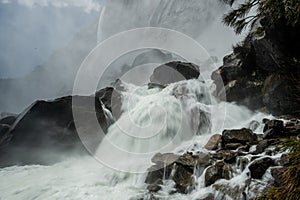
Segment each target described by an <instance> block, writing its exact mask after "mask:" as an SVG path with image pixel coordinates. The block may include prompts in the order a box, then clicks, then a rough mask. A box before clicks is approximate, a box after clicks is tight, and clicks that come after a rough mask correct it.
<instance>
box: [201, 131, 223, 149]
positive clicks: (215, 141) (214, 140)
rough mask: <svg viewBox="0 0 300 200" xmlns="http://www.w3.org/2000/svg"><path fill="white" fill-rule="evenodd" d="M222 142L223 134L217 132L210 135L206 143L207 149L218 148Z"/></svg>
mask: <svg viewBox="0 0 300 200" xmlns="http://www.w3.org/2000/svg"><path fill="white" fill-rule="evenodd" d="M221 142H222V136H221V135H219V134H215V135H213V136H211V137H210V139H209V140H208V142H207V143H206V145H205V146H204V147H205V148H206V149H207V150H216V149H218V147H219V145H220V144H221Z"/></svg>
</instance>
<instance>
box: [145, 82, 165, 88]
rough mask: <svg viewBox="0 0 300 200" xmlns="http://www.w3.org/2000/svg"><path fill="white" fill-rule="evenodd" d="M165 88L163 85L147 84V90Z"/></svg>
mask: <svg viewBox="0 0 300 200" xmlns="http://www.w3.org/2000/svg"><path fill="white" fill-rule="evenodd" d="M165 87H166V86H165V85H160V84H158V83H148V89H153V88H159V89H164V88H165Z"/></svg>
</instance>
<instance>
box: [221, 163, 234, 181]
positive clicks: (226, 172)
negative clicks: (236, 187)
mask: <svg viewBox="0 0 300 200" xmlns="http://www.w3.org/2000/svg"><path fill="white" fill-rule="evenodd" d="M222 177H223V178H224V179H227V180H229V179H231V178H232V177H233V175H232V167H231V165H229V164H225V165H224V167H223V174H222Z"/></svg>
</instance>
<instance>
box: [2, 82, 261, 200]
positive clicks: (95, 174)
mask: <svg viewBox="0 0 300 200" xmlns="http://www.w3.org/2000/svg"><path fill="white" fill-rule="evenodd" d="M208 94H209V93H208V90H207V87H206V84H205V83H203V82H202V81H200V80H188V81H181V82H178V83H174V84H170V85H169V86H168V87H166V88H165V89H157V88H154V89H147V87H146V86H134V85H129V86H128V87H127V91H126V92H124V95H125V99H124V102H123V110H124V113H123V114H122V116H121V117H120V119H119V120H118V121H117V122H116V123H115V124H114V125H112V126H111V127H110V128H109V131H108V134H107V138H105V140H103V141H102V143H101V144H100V145H99V148H98V150H97V152H96V155H95V156H96V157H98V158H99V159H100V160H101V161H102V162H104V163H105V166H104V165H102V164H100V163H99V162H97V161H96V160H95V159H93V158H90V157H84V158H82V157H80V158H70V159H69V160H66V161H64V162H62V163H57V164H55V165H53V166H39V165H33V166H13V167H8V168H4V169H1V170H0V178H1V180H2V181H0V188H1V193H0V197H1V199H12V200H17V199H138V198H140V197H144V196H146V189H145V188H146V185H145V184H144V179H145V173H140V174H132V173H126V172H120V170H121V171H129V172H144V171H145V170H146V168H147V167H149V166H150V165H151V162H150V158H151V157H152V155H153V154H154V153H155V152H180V153H182V152H184V151H186V150H191V149H190V148H189V147H190V146H191V145H192V146H195V145H194V144H196V145H197V149H198V150H201V149H202V148H203V145H204V144H205V143H206V142H207V140H208V138H209V136H210V135H211V133H215V132H212V131H211V130H212V129H214V126H213V124H212V126H211V124H210V122H212V123H213V121H220V120H222V118H223V119H224V120H225V122H224V126H223V128H239V127H240V128H241V127H247V126H248V125H249V123H250V122H251V121H252V120H257V121H259V122H260V121H261V120H262V118H263V117H265V116H264V115H263V114H261V113H256V114H255V113H252V112H250V111H249V110H247V109H246V108H244V107H239V106H236V105H234V104H229V103H224V102H223V103H217V102H216V101H215V100H214V99H213V97H211V96H209V95H208ZM224 106H226V107H227V112H226V115H224V116H222V115H221V114H220V115H206V114H207V113H206V112H209V111H211V109H212V108H220V107H224ZM195 109H196V111H203V110H205V112H203V113H202V117H199V115H198V116H196V117H198V119H199V120H195V119H193V120H192V119H191V118H193V117H195V116H193V115H192V114H191V113H192V111H194V112H195ZM205 113H206V114H205ZM198 114H199V113H198ZM203 117H205V119H206V120H204V121H203V120H201V119H203ZM214 118H215V119H214ZM191 122H192V123H191ZM199 127H202V128H203V127H206V128H205V129H199ZM217 128H218V127H217ZM221 129H222V128H221ZM221 129H220V130H216V129H215V130H214V131H219V132H220V131H221ZM207 131H211V132H207ZM258 131H260V130H258ZM120 149H122V150H124V151H120ZM149 152H150V153H149ZM137 153H144V154H142V155H143V156H141V157H136V156H135V155H136V154H137ZM132 155H134V156H132ZM108 166H110V167H112V168H115V169H117V170H114V169H111V168H110V167H108ZM238 177H239V179H243V175H240V176H238ZM196 178H197V180H198V182H199V184H198V188H197V189H196V190H195V191H193V192H192V193H191V194H189V195H181V194H176V195H172V196H169V195H168V191H170V189H171V188H172V186H173V183H172V182H169V183H168V182H166V183H165V186H164V189H163V190H162V191H161V192H160V194H159V196H161V197H164V198H166V199H168V198H171V199H191V198H194V197H195V196H200V195H201V194H205V193H206V192H207V191H209V190H211V188H205V187H203V184H202V183H203V176H199V177H197V176H196ZM237 179H238V178H237ZM230 183H234V180H233V181H232V182H230Z"/></svg>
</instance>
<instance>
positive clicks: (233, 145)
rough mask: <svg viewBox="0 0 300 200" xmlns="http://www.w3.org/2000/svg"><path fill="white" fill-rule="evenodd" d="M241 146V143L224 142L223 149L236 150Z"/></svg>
mask: <svg viewBox="0 0 300 200" xmlns="http://www.w3.org/2000/svg"><path fill="white" fill-rule="evenodd" d="M241 146H243V145H242V144H241V143H228V144H225V149H229V150H236V149H237V148H239V147H241Z"/></svg>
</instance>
